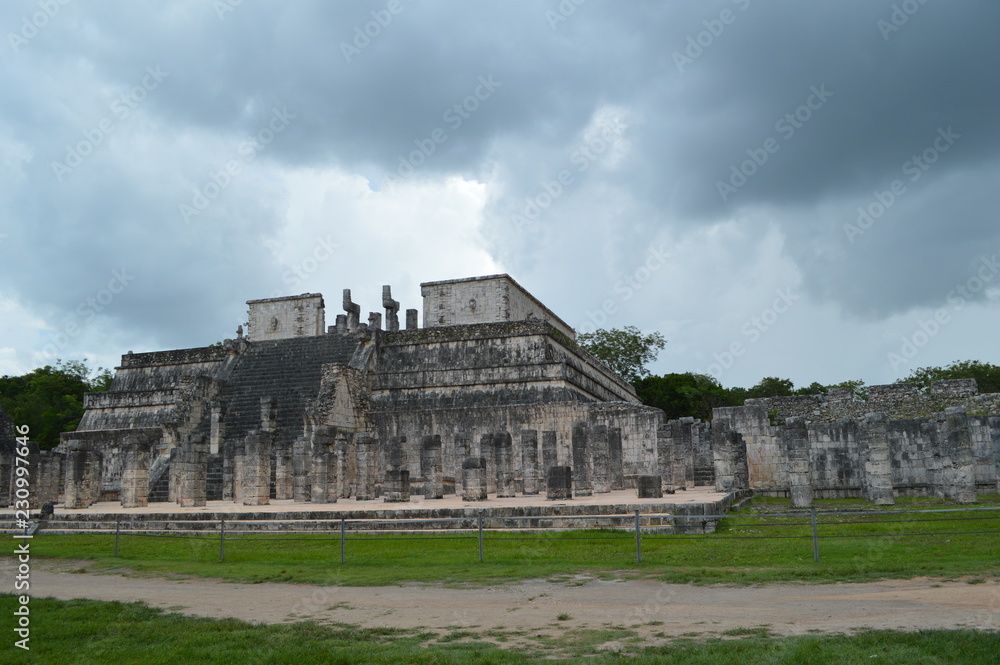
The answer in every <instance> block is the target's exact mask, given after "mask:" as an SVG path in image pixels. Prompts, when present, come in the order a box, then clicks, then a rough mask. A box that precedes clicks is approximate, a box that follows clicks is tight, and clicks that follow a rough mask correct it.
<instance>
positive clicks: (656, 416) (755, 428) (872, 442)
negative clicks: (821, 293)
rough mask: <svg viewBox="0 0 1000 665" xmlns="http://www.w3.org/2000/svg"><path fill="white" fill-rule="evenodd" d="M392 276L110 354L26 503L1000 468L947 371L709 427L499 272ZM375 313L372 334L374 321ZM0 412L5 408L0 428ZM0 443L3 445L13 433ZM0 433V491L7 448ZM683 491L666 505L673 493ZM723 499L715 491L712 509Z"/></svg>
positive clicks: (971, 479)
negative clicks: (205, 340)
mask: <svg viewBox="0 0 1000 665" xmlns="http://www.w3.org/2000/svg"><path fill="white" fill-rule="evenodd" d="M421 291H422V296H423V321H424V325H423V327H419V326H418V310H417V309H416V308H414V309H408V310H406V311H405V323H404V325H402V326H401V325H400V316H399V310H400V303H399V302H398V301H396V300H394V299H393V297H392V293H391V289H390V288H389V287H388V286H385V287H383V289H382V298H381V303H380V304H381V306H382V307H383V309H384V316H383V312H370V313H369V314H368V316H367V317H366V320H367V323H365V322H363V321H362V315H361V307H360V305H359V304H357V303H355V302H354V301H353V299H352V296H351V292H350V290H349V289H345V290H344V291H343V293H342V301H341V305H342V308H343V311H344V313H343V314H338V315H337V316H336V318H335V324H334V325H332V326H329V327H325V325H326V324H325V322H326V315H325V302H324V299H323V297H322V296H321V295H319V294H303V295H300V296H290V297H287V298H270V299H266V300H251V301H249V302H248V305H249V307H250V311H249V330H248V331H247V334H246V335H245V336H244V334H243V331H242V329H240V330H239V331H238V334H237V337H236V339H232V340H226V341H225V342H224V343H223V344H222V345H218V346H209V347H202V348H194V349H181V350H174V351H163V352H155V353H139V354H133V353H131V352H130V353H128V354H126V355H125V356H123V357H122V361H121V365H120V366H119V367H118V368H117V371H116V375H115V378H114V380H113V382H112V384H111V388H110V390H108V391H107V392H103V393H91V394H88V395H87V397H86V399H85V404H84V406H85V413H84V416H83V418H82V420H81V421H80V426H79V428H78V429H77V431H75V432H68V433H65V434H63V435H62V442H61V443H60V445H59V446H58V447H57V449H56V450H54V451H51V452H38V450H37V447H36V448H35V449H33V450H32V451H31V457H32V465H31V468H32V473H33V474H34V475H33V477H32V481H31V483H32V488H33V495H32V505H33V507H40V506H41V504H42V503H43V502H44V501H53V502H54V501H56V500H57V499H58V498H59V497H60V496H62V497H63V503H64V505H65V506H66V507H68V508H82V507H87V506H90V505H92V504H93V503H95V502H97V501H107V500H117V501H120V502H121V503H122V505H123V506H128V507H137V506H143V505H147V504H150V503H154V502H165V501H173V502H176V503H179V504H180V505H183V506H192V507H197V506H204V505H206V503H207V502H208V501H212V500H225V501H234V502H237V503H241V504H243V505H247V506H258V505H262V504H267V503H268V502H269V501H271V500H272V499H292V500H294V501H295V502H297V503H302V504H305V503H313V504H329V503H335V502H339V501H343V500H345V499H349V500H352V501H357V500H362V501H372V500H376V499H377V500H379V501H382V502H393V503H399V502H408V501H411V500H412V498H413V497H422V500H423V501H425V502H430V503H432V502H433V501H434V500H436V499H440V498H442V497H444V496H446V495H458V496H461V497H462V498H463V499H465V500H466V501H484V500H488V499H489V498H496V497H499V498H503V497H512V496H518V495H528V496H537V497H538V500H539V501H548V500H551V501H571V500H573V499H574V498H575V497H583V496H592V497H595V498H596V497H600V496H601V495H602V494H606V493H609V492H613V491H618V490H623V489H628V490H631V491H633V492H635V493H636V494H637V496H638V497H640V498H649V499H657V498H660V497H662V496H664V495H671V494H675V493H677V492H683V491H685V490H688V489H691V488H693V487H695V486H713V485H714V486H715V488H716V489H717V490H718V491H720V492H727V493H735V494H733V496H735V495H740V496H742V494H739V493H741V492H743V491H744V490H747V489H753V490H755V491H759V492H764V493H769V494H775V495H786V496H790V497H791V498H792V501H793V503H794V504H795V505H796V506H800V507H805V506H808V505H810V503H811V501H812V499H813V498H814V497H843V496H862V497H865V498H867V499H869V500H871V501H873V502H875V503H878V504H891V503H892V502H893V500H894V497H896V496H899V495H934V496H942V497H948V498H951V499H954V500H956V501H960V502H969V501H975V499H976V497H977V494H981V493H994V492H996V491H997V490H998V482H1000V473H998V465H1000V395H979V394H978V392H977V389H976V385H975V382H974V381H972V382H970V381H947V382H939V383H937V384H934V386H933V387H932V388H931V390H930V391H929V392H928V393H927V394H924V393H921V392H919V391H917V390H916V389H915V388H914V387H913V386H907V385H891V386H873V387H871V388H870V389H869V395H868V399H867V400H866V401H865V400H861V399H859V398H857V397H855V396H854V395H853V394H851V393H849V392H847V391H843V390H838V391H833V392H832V393H831V394H830V395H828V396H827V395H824V396H807V397H794V398H773V399H761V400H748V401H747V403H746V405H745V406H743V407H732V408H720V409H715V411H714V417H713V422H712V423H705V422H701V421H698V420H696V419H694V418H682V419H679V420H671V421H665V419H664V415H663V413H662V412H661V411H659V410H658V409H653V408H649V407H645V406H643V405H641V404H640V403H639V400H638V399H637V397H636V394H635V392H634V390H633V388H632V386H631V385H630V384H628V383H627V382H625V381H624V380H623V379H622V378H621V377H619V376H618V375H617V374H615V373H614V372H612V371H611V370H609V369H608V368H607V367H606V366H604V365H603V364H602V363H600V362H599V361H597V360H596V359H594V358H593V357H591V356H590V355H589V354H588V353H587V352H586V351H584V350H583V349H582V348H580V347H579V346H578V345H577V343H576V342H575V333H574V332H573V330H572V328H570V327H569V326H568V325H566V323H565V322H563V321H562V320H561V319H560V318H559V317H557V316H556V315H555V314H554V313H552V312H551V311H550V310H549V309H548V308H546V307H545V306H544V305H542V304H541V303H540V302H539V301H538V300H536V299H535V298H534V297H533V296H531V295H530V294H529V293H528V292H527V291H525V290H524V289H523V288H521V287H520V286H519V285H518V284H517V282H515V281H514V280H513V279H511V278H510V277H509V276H507V275H492V276H487V277H476V278H470V279H459V280H450V281H441V282H430V283H425V284H422V285H421ZM383 325H384V329H383ZM11 428H12V425H11V424H10V423H7V421H4V420H3V419H2V418H0V444H2V443H3V442H4V440H5V439H4V433H5V432H7V431H8V430H11ZM8 447H9V446H8ZM5 451H6V448H3V447H2V446H0V465H2V466H3V469H2V471H3V473H2V477H3V480H2V481H0V482H2V483H4V484H3V485H2V486H0V501H9V498H10V472H11V463H10V462H11V456H10V453H9V452H5ZM678 505H680V504H678ZM727 505H728V504H727Z"/></svg>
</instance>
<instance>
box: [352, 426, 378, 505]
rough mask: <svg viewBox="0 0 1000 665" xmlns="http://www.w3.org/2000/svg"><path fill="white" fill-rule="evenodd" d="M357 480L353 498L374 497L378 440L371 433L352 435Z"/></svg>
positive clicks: (364, 499)
mask: <svg viewBox="0 0 1000 665" xmlns="http://www.w3.org/2000/svg"><path fill="white" fill-rule="evenodd" d="M354 449H355V456H356V460H357V462H356V464H357V466H356V469H357V480H356V481H355V484H354V486H355V498H357V500H358V501H370V500H372V499H374V498H375V486H376V485H377V484H378V481H379V469H380V465H379V454H378V442H377V441H376V440H375V437H373V436H372V435H371V434H367V433H362V434H358V435H357V436H356V437H354Z"/></svg>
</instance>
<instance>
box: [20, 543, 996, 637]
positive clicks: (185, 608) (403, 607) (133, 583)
mask: <svg viewBox="0 0 1000 665" xmlns="http://www.w3.org/2000/svg"><path fill="white" fill-rule="evenodd" d="M80 565H82V564H81V562H77V563H75V564H67V563H61V564H59V563H56V562H48V561H46V562H36V563H35V566H34V568H33V570H32V575H31V583H32V588H31V591H32V594H33V595H34V596H36V597H41V596H51V597H54V598H61V599H71V598H92V599H97V600H119V601H144V602H146V603H148V604H150V605H152V606H155V607H162V608H169V609H171V610H175V611H181V612H184V613H186V614H191V615H197V616H204V617H236V618H239V619H244V620H247V621H254V622H267V623H281V622H286V621H295V620H300V619H312V620H316V621H318V622H321V623H332V622H339V623H349V624H357V625H361V626H364V627H379V626H389V627H395V628H406V629H409V628H417V627H421V628H427V629H430V630H437V631H442V632H443V633H445V634H447V633H449V632H454V631H471V632H477V633H480V634H481V633H484V632H488V631H493V632H494V633H497V632H499V631H507V632H509V633H512V634H513V635H515V636H516V635H518V634H520V635H526V634H529V633H537V634H535V635H533V637H539V636H540V635H541V634H542V633H545V634H559V632H560V631H564V632H565V631H573V630H577V631H579V630H586V629H592V630H607V629H608V628H609V627H624V628H628V629H629V630H630V631H632V632H634V633H635V634H636V635H635V638H642V640H643V641H644V642H645V643H655V642H658V641H662V640H664V639H670V638H673V637H677V636H680V635H682V634H684V633H687V634H692V633H698V634H710V633H717V634H718V633H723V632H724V631H733V630H738V629H745V628H756V627H760V626H762V625H767V626H769V628H770V630H771V631H772V632H773V633H774V634H778V635H795V634H803V633H809V632H824V633H826V632H848V631H851V630H852V629H857V628H865V627H870V628H890V629H900V630H916V629H923V628H958V627H966V628H980V629H997V628H998V627H1000V581H998V580H996V579H991V580H986V581H984V582H978V583H969V581H968V580H932V579H926V578H918V579H914V580H891V581H884V582H876V583H868V584H824V585H806V584H773V585H767V586H762V587H722V586H707V587H698V586H691V585H680V584H663V583H659V582H650V581H622V582H616V581H601V580H580V581H577V582H572V583H569V584H567V583H552V582H544V581H530V582H524V583H518V584H507V585H503V586H499V587H490V588H481V589H453V588H442V587H438V586H433V585H403V586H393V587H317V586H311V585H298V584H271V583H265V584H233V583H227V582H221V581H217V580H166V579H160V578H138V577H122V576H119V575H112V574H91V573H72V572H68V571H69V570H72V569H73V567H74V566H75V567H77V568H78V567H79V566H80ZM2 577H3V578H4V582H3V584H4V587H3V588H5V589H10V588H12V584H13V580H12V570H11V567H10V565H4V566H3V571H2ZM974 582H975V581H974ZM567 615H568V618H567ZM560 617H562V618H560ZM635 641H638V639H635ZM511 646H513V644H512V645H511Z"/></svg>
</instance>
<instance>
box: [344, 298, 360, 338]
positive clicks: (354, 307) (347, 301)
mask: <svg viewBox="0 0 1000 665" xmlns="http://www.w3.org/2000/svg"><path fill="white" fill-rule="evenodd" d="M343 295H344V297H343V307H344V311H345V312H347V329H348V330H350V331H353V330H357V329H358V326H359V325H360V324H361V306H360V305H358V304H357V303H355V302H352V301H351V290H350V289H344V294H343Z"/></svg>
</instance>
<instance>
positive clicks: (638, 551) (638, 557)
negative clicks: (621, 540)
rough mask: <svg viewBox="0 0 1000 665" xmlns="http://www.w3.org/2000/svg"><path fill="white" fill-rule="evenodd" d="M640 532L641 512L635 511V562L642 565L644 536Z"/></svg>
mask: <svg viewBox="0 0 1000 665" xmlns="http://www.w3.org/2000/svg"><path fill="white" fill-rule="evenodd" d="M640 533H641V532H640V531H639V511H638V510H637V511H635V562H636V563H642V536H641V535H640Z"/></svg>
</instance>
